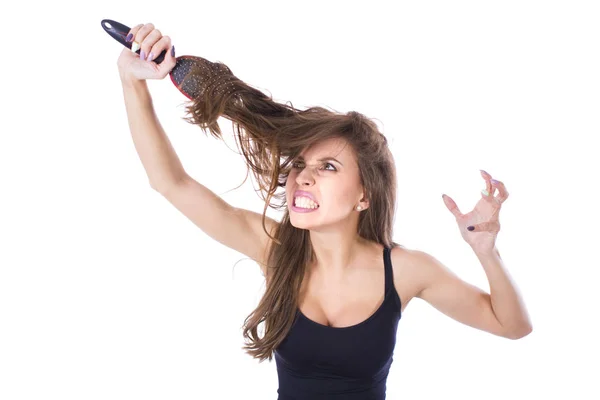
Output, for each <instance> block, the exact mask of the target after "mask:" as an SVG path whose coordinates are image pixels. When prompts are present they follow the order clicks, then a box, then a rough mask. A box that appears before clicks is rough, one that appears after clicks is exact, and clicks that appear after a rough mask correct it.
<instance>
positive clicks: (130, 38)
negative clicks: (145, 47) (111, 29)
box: [125, 33, 133, 42]
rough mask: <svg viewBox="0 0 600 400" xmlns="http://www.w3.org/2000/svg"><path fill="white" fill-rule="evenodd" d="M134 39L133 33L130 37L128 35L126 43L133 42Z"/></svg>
mask: <svg viewBox="0 0 600 400" xmlns="http://www.w3.org/2000/svg"><path fill="white" fill-rule="evenodd" d="M132 39H133V34H131V33H130V34H129V35H127V37H126V38H125V41H126V42H131V40H132Z"/></svg>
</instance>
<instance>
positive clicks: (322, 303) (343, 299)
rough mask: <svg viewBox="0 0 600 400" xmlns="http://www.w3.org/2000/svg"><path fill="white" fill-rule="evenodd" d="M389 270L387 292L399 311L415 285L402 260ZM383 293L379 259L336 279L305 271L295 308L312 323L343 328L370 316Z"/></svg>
mask: <svg viewBox="0 0 600 400" xmlns="http://www.w3.org/2000/svg"><path fill="white" fill-rule="evenodd" d="M398 258H399V257H397V258H396V259H398ZM392 271H393V276H392V283H393V287H391V288H390V289H391V291H392V293H391V295H392V296H393V295H396V294H397V296H398V297H399V299H400V304H401V311H402V312H403V311H404V310H405V308H406V306H407V305H408V303H409V301H410V299H412V298H413V297H414V295H415V288H416V285H415V284H414V282H412V281H411V276H412V274H410V273H409V271H408V266H407V265H405V263H403V262H401V261H400V262H399V261H396V263H395V265H392ZM394 292H395V293H394ZM385 294H386V293H385V266H384V261H383V260H382V261H381V263H375V264H369V265H363V266H362V267H360V268H356V269H355V270H353V271H352V272H351V273H349V274H348V275H346V276H344V277H343V278H338V279H328V278H325V277H322V276H319V275H318V274H312V275H311V274H310V273H307V275H306V276H305V277H304V280H303V282H302V287H301V289H300V292H299V302H298V304H299V307H298V310H299V312H300V313H301V315H302V316H304V317H305V318H307V319H309V320H311V321H312V322H314V323H316V324H319V325H323V326H326V327H333V328H346V327H351V326H355V325H358V324H360V323H362V322H364V321H366V320H368V319H369V318H370V317H371V316H373V315H374V314H375V313H376V312H377V311H378V310H379V308H380V307H381V306H382V304H383V303H384V301H385Z"/></svg>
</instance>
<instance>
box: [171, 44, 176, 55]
mask: <svg viewBox="0 0 600 400" xmlns="http://www.w3.org/2000/svg"><path fill="white" fill-rule="evenodd" d="M171 57H175V45H173V46H172V47H171Z"/></svg>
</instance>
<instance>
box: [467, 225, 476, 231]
mask: <svg viewBox="0 0 600 400" xmlns="http://www.w3.org/2000/svg"><path fill="white" fill-rule="evenodd" d="M467 229H468V230H470V231H472V230H473V229H475V227H474V226H467Z"/></svg>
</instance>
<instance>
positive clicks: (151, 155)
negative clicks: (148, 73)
mask: <svg viewBox="0 0 600 400" xmlns="http://www.w3.org/2000/svg"><path fill="white" fill-rule="evenodd" d="M121 82H122V85H123V97H124V99H125V109H126V110H127V119H128V121H129V130H130V131H131V136H132V139H133V143H134V145H135V149H136V151H137V153H138V156H139V157H140V160H141V161H142V165H143V166H144V169H145V170H146V175H147V176H148V180H149V182H150V186H151V187H152V188H153V189H156V190H158V191H160V190H161V189H162V188H164V187H165V186H170V185H172V184H173V183H174V182H178V181H180V180H181V179H183V178H184V177H185V175H186V173H185V171H184V169H183V166H182V165H181V161H180V160H179V157H177V154H176V153H175V150H174V149H173V146H172V145H171V142H170V141H169V139H168V137H167V135H166V134H165V131H164V130H163V128H162V126H161V125H160V122H159V121H158V118H157V116H156V114H155V112H154V108H153V105H152V98H151V97H150V92H149V91H148V85H147V83H146V81H145V80H141V81H140V80H135V79H128V78H125V77H123V76H122V77H121Z"/></svg>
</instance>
